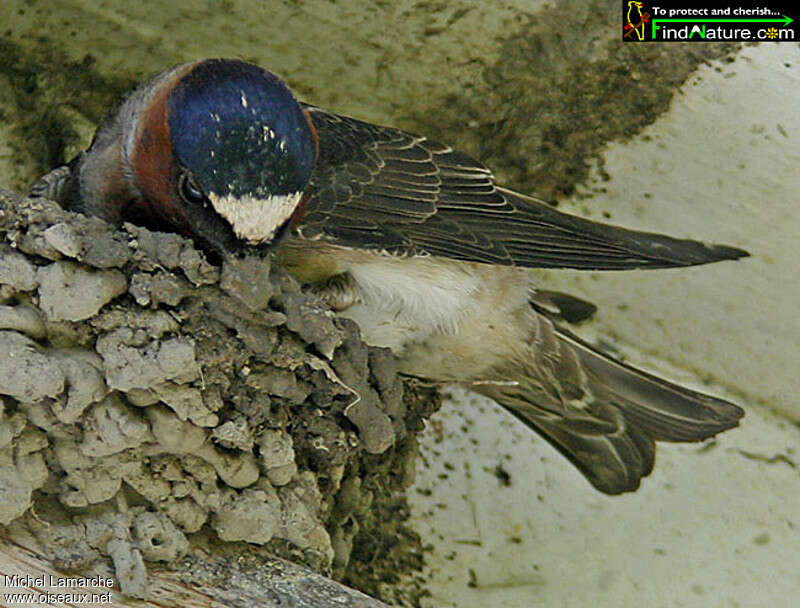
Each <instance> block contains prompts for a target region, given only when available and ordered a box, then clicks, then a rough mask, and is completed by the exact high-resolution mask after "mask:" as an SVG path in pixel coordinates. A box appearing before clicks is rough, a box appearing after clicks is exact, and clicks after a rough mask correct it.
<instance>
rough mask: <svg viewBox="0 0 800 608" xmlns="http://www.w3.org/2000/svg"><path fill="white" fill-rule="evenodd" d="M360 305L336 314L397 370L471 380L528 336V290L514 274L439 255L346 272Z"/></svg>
mask: <svg viewBox="0 0 800 608" xmlns="http://www.w3.org/2000/svg"><path fill="white" fill-rule="evenodd" d="M346 270H347V272H348V273H349V274H350V275H351V276H352V277H353V279H354V280H355V282H356V284H357V285H358V288H359V291H360V296H361V302H360V303H358V304H355V305H353V306H351V307H349V308H347V309H346V310H344V311H342V312H340V313H339V314H340V315H341V316H343V317H347V318H349V319H352V320H353V321H355V322H356V323H357V324H358V325H359V327H360V328H361V334H362V337H363V339H364V341H365V342H367V343H368V344H371V345H373V346H383V347H388V348H390V349H392V351H393V352H394V353H395V354H396V355H398V357H399V359H400V367H401V369H402V371H404V372H405V373H409V374H413V375H417V376H422V377H428V378H431V379H436V380H460V381H465V380H471V379H477V378H479V377H480V376H481V372H482V371H483V370H486V369H488V368H490V367H492V366H493V365H494V364H496V363H497V362H499V361H500V360H503V359H505V358H507V357H508V356H510V354H511V352H512V351H513V349H514V348H515V345H516V344H520V343H521V342H522V341H523V340H524V335H521V334H527V332H528V331H530V325H531V321H532V315H533V311H532V310H531V308H530V304H529V299H530V295H531V292H532V290H533V284H532V281H531V278H530V274H529V273H528V272H527V271H525V270H521V269H517V268H509V267H499V266H487V265H484V264H474V263H468V262H458V261H454V260H445V259H442V258H427V257H418V258H405V259H401V258H389V257H383V256H380V257H378V256H376V257H375V258H374V260H373V261H369V262H362V263H355V264H352V265H349V266H348V267H347V268H346Z"/></svg>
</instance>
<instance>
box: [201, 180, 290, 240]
mask: <svg viewBox="0 0 800 608" xmlns="http://www.w3.org/2000/svg"><path fill="white" fill-rule="evenodd" d="M302 196H303V193H302V192H295V193H293V194H276V195H272V196H269V197H267V198H255V197H252V196H248V195H245V196H242V197H238V198H237V197H235V196H232V195H226V196H219V195H218V194H214V193H213V192H211V193H209V195H208V198H209V200H210V201H211V204H212V205H213V206H214V209H215V210H216V212H217V213H219V214H220V215H221V216H222V217H224V218H225V219H226V220H227V221H228V223H229V224H230V225H231V228H233V232H234V234H236V236H237V237H238V238H240V239H242V240H244V241H247V243H248V244H249V245H260V244H261V243H268V242H269V241H271V240H272V238H273V237H274V236H275V233H276V232H277V230H278V228H280V227H281V226H283V225H284V224H285V223H286V221H287V220H288V219H289V218H290V217H292V214H293V213H294V211H295V209H297V205H298V204H299V203H300V199H301V197H302Z"/></svg>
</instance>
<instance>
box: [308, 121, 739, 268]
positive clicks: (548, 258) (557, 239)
mask: <svg viewBox="0 0 800 608" xmlns="http://www.w3.org/2000/svg"><path fill="white" fill-rule="evenodd" d="M305 108H306V110H308V112H309V115H310V116H311V120H312V122H313V123H314V126H315V128H316V130H317V134H318V136H319V159H318V161H317V167H316V169H315V171H314V174H313V175H312V178H311V183H310V184H309V187H308V189H307V190H306V194H307V198H306V215H305V216H304V219H303V221H302V222H301V223H300V225H299V227H298V231H299V233H300V234H301V235H302V236H303V237H305V238H312V239H325V240H329V241H331V242H334V243H336V244H339V245H343V246H346V247H353V248H357V249H370V250H378V251H386V252H388V253H392V254H397V255H433V256H442V257H447V258H453V259H457V260H465V261H471V262H484V263H488V264H506V265H517V266H527V267H532V268H537V267H538V268H578V269H592V270H624V269H628V268H666V267H672V266H692V265H695V264H706V263H708V262H716V261H719V260H726V259H735V258H739V257H742V256H745V255H747V252H745V251H742V250H741V249H735V248H733V247H727V246H723V245H706V244H704V243H700V242H697V241H691V240H682V239H674V238H671V237H668V236H663V235H659V234H651V233H647V232H636V231H632V230H625V229H623V228H617V227H614V226H609V225H607V224H600V223H596V222H591V221H588V220H585V219H582V218H579V217H575V216H570V215H566V214H564V213H560V212H558V211H556V210H555V209H553V208H552V207H551V206H549V205H547V204H546V203H543V202H541V201H538V200H536V199H533V198H530V197H527V196H523V195H521V194H517V193H514V192H511V191H509V190H505V189H503V188H499V187H497V186H496V185H495V184H494V180H493V176H492V173H491V171H490V170H489V169H488V168H487V167H485V166H484V165H483V164H481V163H480V162H478V161H476V160H474V159H472V158H470V157H469V156H467V155H466V154H463V153H461V152H458V151H456V150H453V149H452V148H450V147H449V146H445V145H442V144H439V143H437V142H434V141H431V140H428V139H426V138H424V137H420V136H416V135H412V134H410V133H406V132H404V131H400V130H398V129H393V128H389V127H379V126H376V125H372V124H369V123H365V122H361V121H358V120H355V119H352V118H348V117H346V116H340V115H338V114H333V113H330V112H327V111H325V110H322V109H320V108H316V107H313V106H305Z"/></svg>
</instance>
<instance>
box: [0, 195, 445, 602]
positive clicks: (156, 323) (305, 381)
mask: <svg viewBox="0 0 800 608" xmlns="http://www.w3.org/2000/svg"><path fill="white" fill-rule="evenodd" d="M0 352H2V355H1V356H0V405H1V406H2V409H0V469H2V470H1V471H0V523H1V524H4V525H7V524H9V523H11V522H13V521H15V520H17V521H19V520H20V518H22V520H23V521H25V523H26V524H27V525H28V527H29V528H30V529H31V530H32V531H33V532H34V533H35V534H36V535H37V536H38V538H39V539H40V541H42V544H43V545H44V546H46V547H47V548H48V549H49V550H50V551H51V555H50V556H49V557H50V558H51V560H52V562H53V563H54V564H55V566H56V567H58V568H60V569H62V570H67V571H80V570H82V569H85V568H87V567H88V566H89V565H90V564H91V563H92V562H93V561H94V560H95V559H100V558H103V557H105V558H107V559H108V558H110V559H111V560H112V561H113V565H114V567H115V571H116V575H117V578H118V580H119V583H120V585H121V587H122V589H123V591H124V592H125V593H126V594H128V595H130V596H133V597H146V596H147V568H148V567H152V564H154V563H156V562H166V563H168V564H172V565H174V564H177V563H178V562H179V561H180V560H181V559H182V558H184V556H186V555H187V553H189V552H190V548H191V547H192V546H198V547H199V546H203V547H206V548H207V549H209V550H211V551H213V552H215V553H217V554H221V553H222V554H231V553H235V554H237V555H240V556H241V555H258V554H259V552H261V551H267V552H270V553H272V554H277V555H279V556H281V557H285V558H288V559H291V560H293V561H295V562H299V563H302V564H305V565H307V566H310V567H311V568H313V569H315V570H316V571H318V572H323V573H326V574H330V575H333V576H334V577H335V578H337V579H341V580H344V581H346V582H349V583H351V584H352V585H355V586H356V587H358V588H360V589H362V590H364V591H366V592H368V593H372V594H378V595H384V596H387V595H389V596H392V597H389V598H387V599H396V598H395V597H394V596H396V595H397V594H398V593H400V594H403V593H405V594H406V595H408V594H411V595H413V594H414V593H419V592H420V591H419V590H418V589H417V590H408V589H406V590H391V589H390V588H389V587H388V586H387V585H386V583H390V582H391V581H392V580H396V579H397V578H398V576H399V575H400V574H401V573H403V572H406V573H407V572H409V571H413V570H414V569H419V568H420V566H421V560H422V557H421V551H422V549H421V541H420V539H419V538H418V537H417V536H416V535H415V534H414V533H413V532H411V531H410V530H409V529H407V528H406V527H405V526H404V524H403V521H404V520H405V519H406V517H407V513H408V508H407V506H406V504H405V500H404V498H403V496H402V493H401V492H400V491H401V490H403V489H405V488H407V487H408V486H409V485H410V483H411V482H412V480H413V477H414V469H415V460H416V457H417V444H416V440H415V435H416V434H417V433H418V432H419V431H420V430H421V429H422V427H423V419H424V418H425V417H426V416H428V415H429V414H430V413H432V412H433V411H435V409H437V407H438V397H437V396H436V394H435V392H434V391H433V390H432V389H427V388H423V387H420V386H415V385H412V384H410V383H408V382H406V384H405V386H404V381H403V380H402V379H401V377H399V376H398V374H397V372H396V369H395V363H394V359H393V357H392V356H391V354H390V353H389V352H388V351H386V350H382V349H375V348H371V347H367V346H366V345H365V344H364V343H363V342H361V340H360V339H359V335H358V329H357V327H356V326H355V325H354V324H353V323H351V322H349V321H346V320H340V319H336V318H334V317H333V315H332V314H331V312H330V311H329V310H326V309H325V308H324V307H323V306H322V305H321V304H320V302H319V301H318V300H317V299H316V298H315V297H314V296H312V295H307V294H305V293H303V292H302V291H301V290H300V287H299V286H298V284H297V283H296V282H295V281H294V280H293V279H292V278H291V277H289V276H288V275H287V274H285V272H284V271H283V270H282V269H280V268H278V267H272V266H271V264H270V259H269V258H258V257H244V258H236V259H228V260H225V261H223V262H222V264H221V267H218V266H214V265H212V264H210V263H209V262H208V261H207V260H206V258H205V257H204V255H203V253H201V252H199V251H197V250H196V249H195V248H194V247H193V245H192V243H191V242H190V241H188V240H185V239H183V238H181V237H179V236H176V235H172V234H162V233H155V232H150V231H148V230H145V229H143V228H139V227H135V226H132V225H126V226H125V227H124V228H123V229H122V230H114V229H113V228H112V227H110V226H109V225H107V224H105V223H104V222H102V221H100V220H98V219H96V218H87V217H84V216H81V215H76V214H72V213H69V212H65V211H64V210H62V209H61V208H59V207H58V206H57V205H56V204H54V203H51V202H49V201H44V200H30V199H23V198H21V197H19V196H17V195H15V194H13V193H11V192H8V191H3V190H0ZM217 539H221V540H223V541H228V542H227V543H219V542H218V540H217ZM148 564H151V566H148ZM387 573H388V574H387Z"/></svg>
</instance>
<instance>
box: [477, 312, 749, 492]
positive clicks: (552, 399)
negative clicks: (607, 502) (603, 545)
mask: <svg viewBox="0 0 800 608" xmlns="http://www.w3.org/2000/svg"><path fill="white" fill-rule="evenodd" d="M538 321H539V327H538V333H537V335H536V336H535V344H534V345H533V352H534V353H535V361H532V362H528V363H527V364H525V365H523V366H521V367H520V368H519V369H516V370H508V369H505V370H503V372H502V374H503V376H504V378H505V379H507V380H515V383H514V384H513V385H510V384H507V383H497V384H482V385H480V386H478V387H476V390H478V391H479V392H482V393H484V394H486V395H487V396H489V397H492V398H493V399H494V400H495V401H497V402H498V403H500V404H501V405H503V406H504V407H506V408H507V409H508V410H509V411H511V413H513V414H514V415H515V416H516V417H517V418H519V419H520V420H522V421H523V422H524V423H525V424H527V425H528V426H530V427H531V428H532V429H533V430H535V431H536V432H538V433H539V434H541V435H542V436H543V437H544V438H545V439H547V440H548V441H549V442H550V443H551V444H552V445H553V446H554V447H556V448H557V449H558V450H559V451H560V452H561V453H562V454H564V456H566V457H567V458H568V459H569V460H570V461H571V462H572V463H573V464H574V465H575V466H576V467H577V468H578V469H579V470H580V471H581V473H583V475H584V476H585V477H586V478H587V479H588V480H589V482H590V483H591V484H592V485H593V486H594V487H595V488H597V489H598V490H600V491H601V492H605V493H606V494H620V493H622V492H630V491H633V490H635V489H637V488H638V487H639V484H640V481H641V479H642V478H643V477H646V476H647V475H649V474H650V472H651V471H652V469H653V464H654V461H655V442H656V441H681V442H685V441H700V440H703V439H706V438H708V437H711V436H713V435H715V434H717V433H719V432H722V431H725V430H727V429H730V428H733V427H735V426H737V425H738V423H739V419H740V418H741V417H742V416H743V415H744V411H743V410H742V409H741V408H739V407H738V406H736V405H734V404H732V403H729V402H727V401H724V400H723V399H718V398H716V397H711V396H710V395H705V394H703V393H699V392H697V391H693V390H690V389H687V388H683V387H681V386H678V385H676V384H673V383H671V382H668V381H666V380H663V379H661V378H658V377H656V376H653V375H652V374H648V373H647V372H643V371H641V370H638V369H636V368H634V367H631V366H630V365H626V364H624V363H622V362H620V361H617V360H615V359H613V358H611V357H609V356H608V355H605V354H603V353H601V352H599V351H598V350H596V349H594V348H593V347H591V346H590V345H589V344H587V343H586V342H584V341H582V340H581V339H579V338H578V337H576V336H574V335H572V334H571V333H569V332H567V331H566V330H563V329H560V328H557V327H555V326H554V325H553V324H552V323H551V322H550V321H549V320H548V319H546V318H544V317H542V316H538ZM565 372H567V373H566V375H565Z"/></svg>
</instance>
